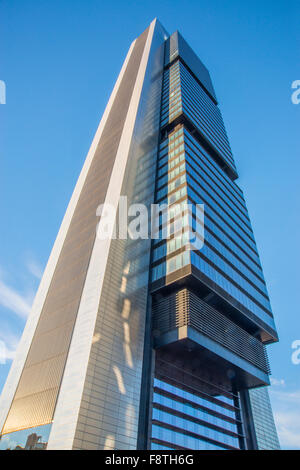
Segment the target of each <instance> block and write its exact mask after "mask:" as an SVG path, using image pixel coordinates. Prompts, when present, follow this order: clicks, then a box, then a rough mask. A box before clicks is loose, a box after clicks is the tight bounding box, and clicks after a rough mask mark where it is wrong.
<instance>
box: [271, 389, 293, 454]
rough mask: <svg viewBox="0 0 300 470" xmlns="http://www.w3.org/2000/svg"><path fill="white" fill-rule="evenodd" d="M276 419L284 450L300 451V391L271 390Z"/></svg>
mask: <svg viewBox="0 0 300 470" xmlns="http://www.w3.org/2000/svg"><path fill="white" fill-rule="evenodd" d="M270 396H271V399H272V405H273V411H274V419H275V423H276V428H277V432H278V437H279V440H280V444H281V447H282V448H283V449H297V450H299V449H300V390H295V391H283V390H274V389H272V388H271V390H270Z"/></svg>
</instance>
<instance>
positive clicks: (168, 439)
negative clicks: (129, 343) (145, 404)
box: [151, 378, 241, 450]
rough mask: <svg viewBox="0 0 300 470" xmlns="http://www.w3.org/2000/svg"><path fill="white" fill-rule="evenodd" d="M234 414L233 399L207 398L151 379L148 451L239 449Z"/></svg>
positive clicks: (221, 395) (221, 397)
mask: <svg viewBox="0 0 300 470" xmlns="http://www.w3.org/2000/svg"><path fill="white" fill-rule="evenodd" d="M175 383H176V382H175ZM178 385H179V386H178ZM238 411H239V410H238V409H237V408H236V406H235V405H234V397H233V396H230V394H229V393H226V395H224V394H222V390H220V395H218V396H217V397H216V396H210V395H207V394H206V393H205V392H203V391H202V393H201V390H192V389H189V390H185V389H184V387H183V386H182V384H177V386H176V385H174V381H173V384H172V383H168V382H166V381H165V380H160V379H157V378H155V379H154V393H153V408H152V423H153V424H152V435H151V449H153V448H156V447H155V446H157V445H160V446H166V448H167V447H168V448H172V444H173V446H174V447H173V448H174V449H177V448H185V449H195V450H225V449H239V439H240V438H241V436H239V432H238V424H239V423H238V420H237V413H238Z"/></svg>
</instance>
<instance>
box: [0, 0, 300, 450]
mask: <svg viewBox="0 0 300 470" xmlns="http://www.w3.org/2000/svg"><path fill="white" fill-rule="evenodd" d="M299 15H300V2H299V1H296V0H290V1H289V2H285V1H283V0H276V1H275V2H274V1H250V0H245V1H241V0H239V1H235V0H229V1H225V0H223V1H217V0H210V1H207V0H205V1H204V0H185V1H178V0H173V1H171V0H161V1H157V0H151V1H148V0H143V1H130V0H129V1H120V0H115V1H114V2H109V1H102V0H98V1H97V0H88V1H84V0H59V1H58V0H40V1H36V0H27V1H26V2H24V1H23V0H9V1H8V0H0V18H1V20H0V21H1V28H0V31H1V32H0V39H1V43H2V44H3V45H4V47H3V51H2V54H1V62H2V64H1V69H0V70H1V72H0V80H4V81H5V83H6V89H7V96H6V104H5V105H0V122H1V124H0V125H1V134H0V151H1V167H0V168H1V186H0V191H1V199H0V201H1V202H0V204H1V221H2V230H1V244H0V340H1V339H2V340H3V341H5V343H6V351H7V356H8V358H7V361H6V363H5V364H0V390H1V389H2V387H3V384H4V382H5V379H6V376H7V373H8V370H9V367H10V365H11V358H12V357H13V354H14V350H15V348H16V346H17V344H18V340H19V338H20V335H21V333H22V329H23V328H24V324H25V321H26V317H27V315H28V312H29V310H30V305H31V303H32V300H33V297H34V294H35V291H36V289H37V287H38V283H39V279H40V277H41V274H42V271H43V268H44V267H45V264H46V262H47V258H48V256H49V253H50V250H51V247H52V244H53V242H54V240H55V237H56V234H57V231H58V229H59V225H60V222H61V220H62V217H63V214H64V211H65V209H66V206H67V203H68V200H69V198H70V196H71V193H72V190H73V187H74V185H75V182H76V179H77V177H78V175H79V172H80V169H81V167H82V164H83V161H84V159H85V155H86V153H87V151H88V148H89V145H90V143H91V141H92V138H93V134H94V132H95V130H96V128H97V125H98V122H99V120H100V118H101V115H102V113H103V111H104V108H105V105H106V102H107V100H108V98H109V95H110V92H111V90H112V87H113V84H114V82H115V80H116V77H117V75H118V72H119V70H120V68H121V65H122V62H123V60H124V58H125V55H126V52H127V49H128V47H129V45H130V43H131V41H132V40H133V39H134V38H135V37H136V36H138V35H139V34H140V33H141V32H142V31H143V30H144V29H145V28H146V27H147V26H148V24H149V23H150V21H151V20H152V19H153V18H154V17H158V18H159V19H160V21H161V22H162V24H163V25H164V27H165V28H166V30H167V31H169V33H172V32H173V31H174V30H176V29H178V30H179V31H180V32H181V33H182V34H183V36H184V37H185V39H186V40H187V41H188V43H189V44H190V45H191V46H192V48H193V49H194V50H195V52H196V53H197V54H198V55H199V57H200V58H201V60H202V61H203V62H204V64H205V65H206V66H207V67H208V69H209V70H210V72H211V75H212V79H213V82H214V85H215V89H216V93H217V96H218V99H219V102H220V106H221V111H222V113H223V117H224V121H225V125H226V128H227V132H228V135H229V139H230V142H231V145H232V150H233V153H234V156H235V159H236V163H237V167H238V171H239V175H240V179H239V183H240V185H241V187H242V188H243V190H244V193H245V196H246V200H247V205H248V209H249V213H250V217H251V219H252V224H253V228H254V232H255V236H256V241H257V245H258V249H259V251H260V255H261V260H262V265H263V268H264V273H265V277H266V280H267V283H268V289H269V293H270V297H271V304H272V307H273V311H274V315H275V319H276V324H277V327H278V330H279V336H280V342H279V343H278V344H275V345H272V346H271V347H270V348H269V355H270V361H271V366H272V372H273V375H272V381H273V385H272V387H271V391H270V395H271V400H272V404H273V409H274V414H275V418H276V423H277V427H278V431H279V437H280V440H281V444H282V447H283V448H298V449H300V364H299V365H295V364H293V363H292V360H291V355H292V352H293V350H292V348H291V344H292V342H293V341H295V340H297V339H298V340H300V320H299V301H298V289H299V287H300V283H299V281H300V279H299V277H300V276H299V264H300V257H299V249H298V240H299V239H300V233H299V232H300V224H299V173H300V158H299V156H300V155H299V123H300V104H299V105H295V104H292V101H291V94H292V89H291V84H292V82H293V81H294V80H297V79H298V80H299V79H300V70H299V46H300V44H299V43H300V33H299Z"/></svg>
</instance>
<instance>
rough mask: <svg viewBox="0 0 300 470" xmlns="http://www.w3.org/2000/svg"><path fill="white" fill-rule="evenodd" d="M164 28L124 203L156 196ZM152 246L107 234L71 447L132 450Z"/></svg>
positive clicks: (143, 101) (150, 65)
mask: <svg viewBox="0 0 300 470" xmlns="http://www.w3.org/2000/svg"><path fill="white" fill-rule="evenodd" d="M152 31H153V36H151V35H152ZM164 34H165V33H164V30H163V28H161V26H160V25H159V24H158V23H156V24H155V26H154V28H153V30H152V28H151V30H150V32H149V37H148V39H147V43H148V46H149V56H148V58H147V67H146V71H145V76H144V77H143V81H142V82H141V85H142V90H141V98H140V105H139V108H138V111H137V114H136V117H135V124H134V130H133V135H132V139H131V144H130V149H129V153H128V158H127V162H126V169H125V173H124V178H123V184H122V187H121V194H122V195H126V196H127V202H128V207H129V206H130V204H132V203H134V202H138V203H139V204H140V203H143V204H145V205H146V206H147V207H148V209H149V208H150V207H149V206H150V204H151V203H152V202H153V198H154V184H155V164H156V157H157V145H158V130H159V115H160V100H161V83H162V69H163V51H164V48H163V44H164ZM148 46H147V45H146V48H147V47H148ZM117 220H118V216H117ZM150 245H151V240H148V239H145V240H143V239H138V240H132V239H130V238H128V239H124V240H122V239H118V238H117V239H113V240H112V241H111V245H110V249H109V255H108V260H107V263H106V270H105V275H104V280H103V287H102V291H101V297H100V301H99V306H98V311H97V319H96V324H95V329H94V333H93V344H92V347H91V352H90V356H89V360H88V367H87V373H86V377H85V384H84V390H83V394H82V400H81V405H80V410H79V415H78V422H77V426H76V433H75V438H74V442H73V449H136V445H137V435H138V420H139V409H140V401H141V398H140V391H141V380H142V368H143V349H144V334H145V320H146V309H147V300H148V276H149V262H150Z"/></svg>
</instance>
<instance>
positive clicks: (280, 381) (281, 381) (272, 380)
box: [270, 377, 285, 386]
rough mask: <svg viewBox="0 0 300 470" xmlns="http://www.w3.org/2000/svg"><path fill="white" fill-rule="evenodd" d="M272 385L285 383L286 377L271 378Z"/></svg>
mask: <svg viewBox="0 0 300 470" xmlns="http://www.w3.org/2000/svg"><path fill="white" fill-rule="evenodd" d="M270 382H271V385H275V386H277V385H285V381H284V379H276V378H275V377H271V378H270Z"/></svg>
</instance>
